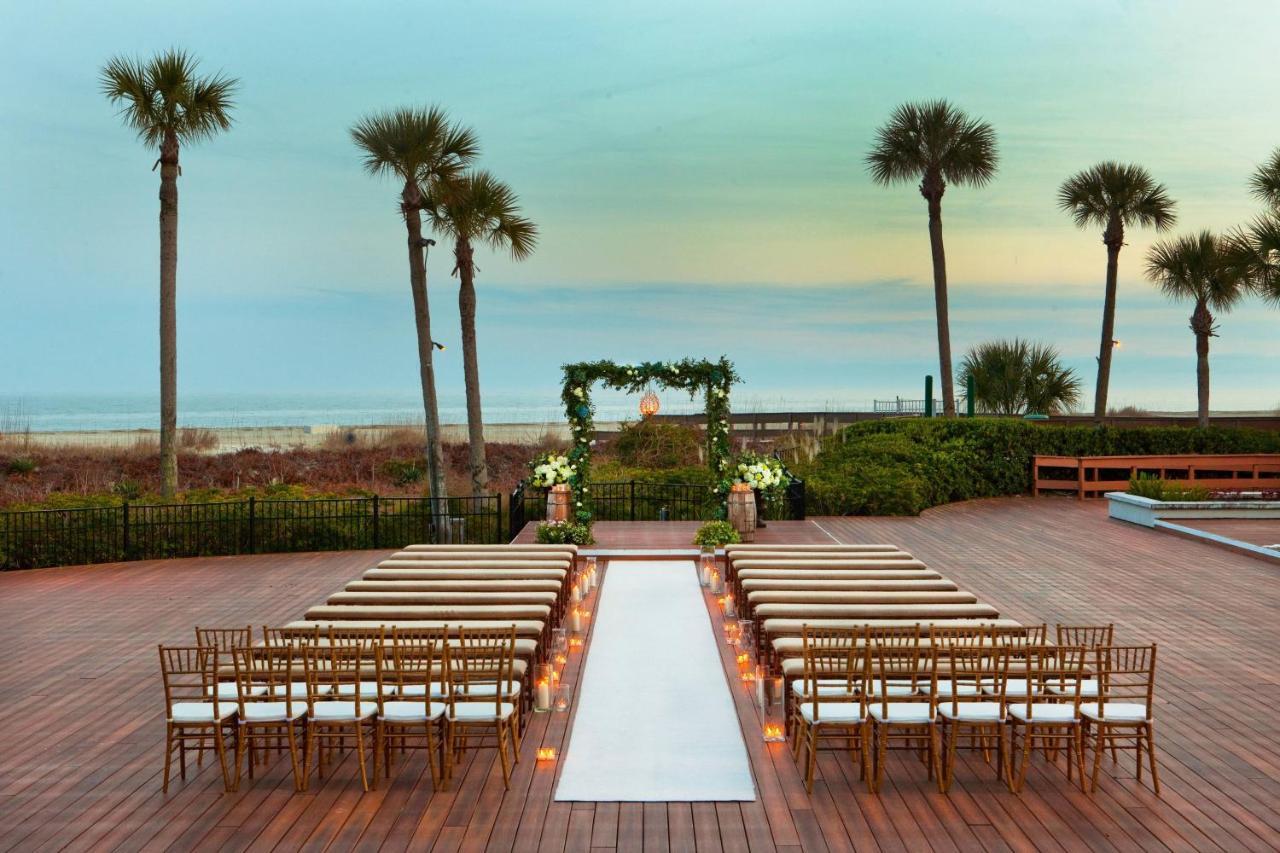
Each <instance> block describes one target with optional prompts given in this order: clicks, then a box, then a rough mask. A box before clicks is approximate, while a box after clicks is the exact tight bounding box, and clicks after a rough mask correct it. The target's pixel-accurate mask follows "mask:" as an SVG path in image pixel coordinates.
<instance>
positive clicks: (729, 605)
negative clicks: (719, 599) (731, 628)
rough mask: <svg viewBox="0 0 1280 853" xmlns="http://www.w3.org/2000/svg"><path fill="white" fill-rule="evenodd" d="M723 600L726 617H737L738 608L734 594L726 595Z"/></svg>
mask: <svg viewBox="0 0 1280 853" xmlns="http://www.w3.org/2000/svg"><path fill="white" fill-rule="evenodd" d="M723 601H724V618H726V619H734V618H737V615H738V610H737V608H736V607H734V605H733V595H732V594H730V595H726V596H725V597H724V599H723Z"/></svg>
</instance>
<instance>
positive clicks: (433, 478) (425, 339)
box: [402, 183, 448, 530]
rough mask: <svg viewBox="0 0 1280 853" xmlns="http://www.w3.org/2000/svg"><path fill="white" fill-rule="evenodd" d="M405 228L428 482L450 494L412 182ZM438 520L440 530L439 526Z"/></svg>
mask: <svg viewBox="0 0 1280 853" xmlns="http://www.w3.org/2000/svg"><path fill="white" fill-rule="evenodd" d="M403 198H404V204H403V205H402V210H403V212H404V223H405V230H406V231H407V232H408V236H409V287H410V289H411V290H412V291H413V320H414V326H415V327H416V328H417V332H418V373H419V375H420V376H421V379H422V406H423V410H424V412H425V415H426V428H427V482H428V484H429V486H430V488H431V497H433V498H445V497H448V490H447V489H446V487H445V479H444V451H443V449H442V448H441V446H440V408H439V406H438V404H437V402H436V373H435V365H434V363H433V358H432V356H433V351H432V344H431V309H430V306H429V305H428V303H427V265H426V263H425V262H424V261H423V258H422V213H421V209H420V208H419V206H418V205H419V204H420V203H421V201H422V197H421V194H420V193H418V189H417V187H416V186H414V185H413V184H412V183H406V184H405V189H404V193H403ZM438 525H439V522H438V521H437V530H439V526H438Z"/></svg>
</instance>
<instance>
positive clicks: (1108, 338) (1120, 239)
mask: <svg viewBox="0 0 1280 853" xmlns="http://www.w3.org/2000/svg"><path fill="white" fill-rule="evenodd" d="M1102 242H1103V243H1105V244H1106V246H1107V293H1106V296H1105V297H1104V298H1103V302H1102V341H1101V343H1100V344H1099V346H1098V384H1097V387H1096V388H1095V389H1094V394H1093V417H1094V419H1095V420H1098V421H1101V420H1102V419H1103V418H1105V417H1106V416H1107V390H1108V387H1109V386H1110V384H1111V353H1112V351H1113V350H1114V349H1115V335H1116V278H1117V275H1118V271H1119V268H1120V247H1121V246H1123V245H1124V224H1123V223H1121V222H1120V219H1119V218H1118V217H1115V216H1113V217H1112V218H1111V221H1110V222H1108V223H1107V229H1106V231H1104V232H1103V233H1102Z"/></svg>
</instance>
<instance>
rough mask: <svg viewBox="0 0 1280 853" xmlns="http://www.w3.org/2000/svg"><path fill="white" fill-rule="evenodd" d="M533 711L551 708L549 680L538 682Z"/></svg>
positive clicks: (544, 679)
mask: <svg viewBox="0 0 1280 853" xmlns="http://www.w3.org/2000/svg"><path fill="white" fill-rule="evenodd" d="M534 702H535V706H534V709H533V710H535V711H547V710H550V708H551V680H550V679H548V678H543V679H540V680H539V681H538V695H537V697H536V698H535V699H534Z"/></svg>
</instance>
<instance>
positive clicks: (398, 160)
mask: <svg viewBox="0 0 1280 853" xmlns="http://www.w3.org/2000/svg"><path fill="white" fill-rule="evenodd" d="M351 138H352V139H353V140H354V141H355V144H356V146H357V147H358V148H360V149H361V150H363V151H364V166H365V169H367V170H368V171H369V173H370V174H372V175H389V176H391V177H392V178H394V179H396V180H397V181H399V182H400V183H401V184H402V186H401V189H400V215H401V217H402V218H403V219H404V227H405V231H406V232H407V233H408V238H409V240H408V248H409V289H410V290H411V291H412V293H413V317H414V323H415V325H416V327H417V333H418V372H419V375H420V377H421V379H422V406H423V409H424V411H425V414H426V431H427V480H428V481H429V484H430V488H431V496H432V497H435V498H443V497H446V496H447V495H448V492H447V489H446V487H445V479H444V475H445V468H444V451H443V449H442V447H441V443H440V408H439V405H438V404H437V402H436V379H435V367H434V365H433V363H432V348H433V344H432V340H431V311H430V306H429V304H428V302H427V265H426V260H425V257H424V250H425V249H426V247H427V246H428V244H429V241H427V240H424V239H423V237H422V211H423V208H424V207H425V206H426V204H427V198H428V196H429V195H430V193H431V192H432V190H433V189H434V188H435V187H436V185H437V184H439V183H440V182H441V181H444V180H449V179H451V178H455V177H457V176H458V175H460V174H461V173H462V170H463V169H464V168H465V167H466V165H467V164H468V163H469V162H470V161H471V160H472V159H473V158H474V157H475V156H476V155H477V154H478V153H479V148H480V146H479V143H478V142H477V141H476V137H475V134H474V133H472V132H471V130H470V129H468V128H464V127H461V126H459V125H457V124H454V123H453V122H451V121H450V120H449V117H448V116H447V115H446V114H445V112H444V110H442V109H440V108H439V107H430V108H428V109H417V108H412V107H402V108H400V109H395V110H389V111H385V112H380V113H374V114H372V115H368V116H365V117H364V118H362V119H360V120H359V121H358V122H356V124H355V125H354V126H353V127H352V128H351Z"/></svg>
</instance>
